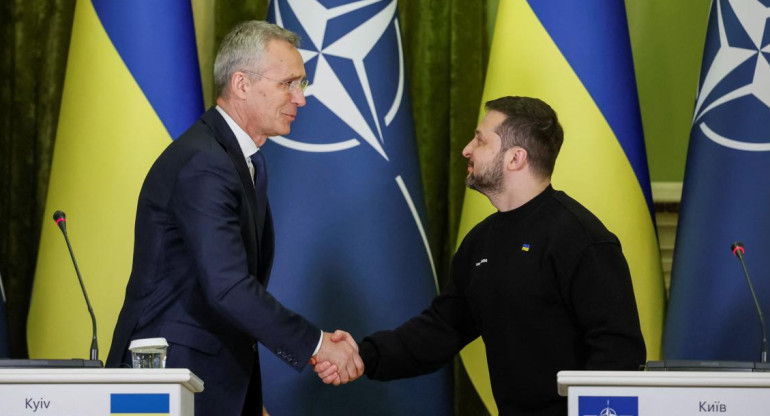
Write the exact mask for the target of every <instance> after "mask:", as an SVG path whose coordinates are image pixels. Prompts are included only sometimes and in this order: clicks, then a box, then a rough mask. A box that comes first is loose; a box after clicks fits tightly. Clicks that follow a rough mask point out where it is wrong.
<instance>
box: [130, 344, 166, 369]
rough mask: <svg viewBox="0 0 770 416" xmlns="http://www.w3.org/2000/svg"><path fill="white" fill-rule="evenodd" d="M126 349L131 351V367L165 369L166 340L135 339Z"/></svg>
mask: <svg viewBox="0 0 770 416" xmlns="http://www.w3.org/2000/svg"><path fill="white" fill-rule="evenodd" d="M128 349H129V350H130V351H131V361H132V367H134V368H166V351H167V350H168V342H167V341H166V338H143V339H135V340H133V341H131V345H129V347H128Z"/></svg>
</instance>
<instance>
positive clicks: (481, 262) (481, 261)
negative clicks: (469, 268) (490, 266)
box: [476, 259, 487, 267]
mask: <svg viewBox="0 0 770 416" xmlns="http://www.w3.org/2000/svg"><path fill="white" fill-rule="evenodd" d="M486 262H487V259H481V260H479V261H478V263H476V267H479V266H481V265H482V264H484V263H486Z"/></svg>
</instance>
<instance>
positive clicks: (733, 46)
mask: <svg viewBox="0 0 770 416" xmlns="http://www.w3.org/2000/svg"><path fill="white" fill-rule="evenodd" d="M768 6H770V1H768V0H762V1H759V0H752V1H727V0H717V1H715V2H714V3H713V5H712V7H713V8H714V9H712V13H711V17H710V19H709V29H708V37H707V39H706V45H707V47H706V50H705V52H704V55H705V56H704V58H703V62H704V65H703V70H702V73H701V77H700V85H699V91H698V96H697V101H696V103H695V112H694V116H693V134H694V135H695V134H696V132H700V133H702V134H703V135H704V136H705V137H706V138H708V139H709V140H711V141H712V142H714V143H716V144H719V145H721V146H724V147H727V148H730V149H735V150H739V151H747V152H764V151H770V129H768V128H767V120H770V63H769V62H768V61H769V58H770V30H769V29H770V27H768V18H770V7H768ZM757 115H763V116H760V117H757Z"/></svg>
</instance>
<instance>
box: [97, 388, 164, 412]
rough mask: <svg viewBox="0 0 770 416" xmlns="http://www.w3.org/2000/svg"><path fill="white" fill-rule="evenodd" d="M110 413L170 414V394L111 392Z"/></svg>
mask: <svg viewBox="0 0 770 416" xmlns="http://www.w3.org/2000/svg"><path fill="white" fill-rule="evenodd" d="M110 414H111V415H120V416H131V415H142V416H156V415H157V416H160V415H168V414H169V395H168V394H136V393H125V394H124V393H120V394H119V393H113V394H110Z"/></svg>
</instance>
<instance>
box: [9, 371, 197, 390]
mask: <svg viewBox="0 0 770 416" xmlns="http://www.w3.org/2000/svg"><path fill="white" fill-rule="evenodd" d="M65 383H86V384H93V383H98V384H118V383H120V384H123V383H128V384H149V383H155V384H162V383H178V384H182V385H184V386H185V387H186V388H187V389H189V390H190V391H192V392H194V393H198V392H201V391H203V381H201V379H199V378H198V376H196V375H195V374H193V373H192V372H191V371H190V370H188V369H184V368H157V369H155V368H3V369H0V384H65Z"/></svg>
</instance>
